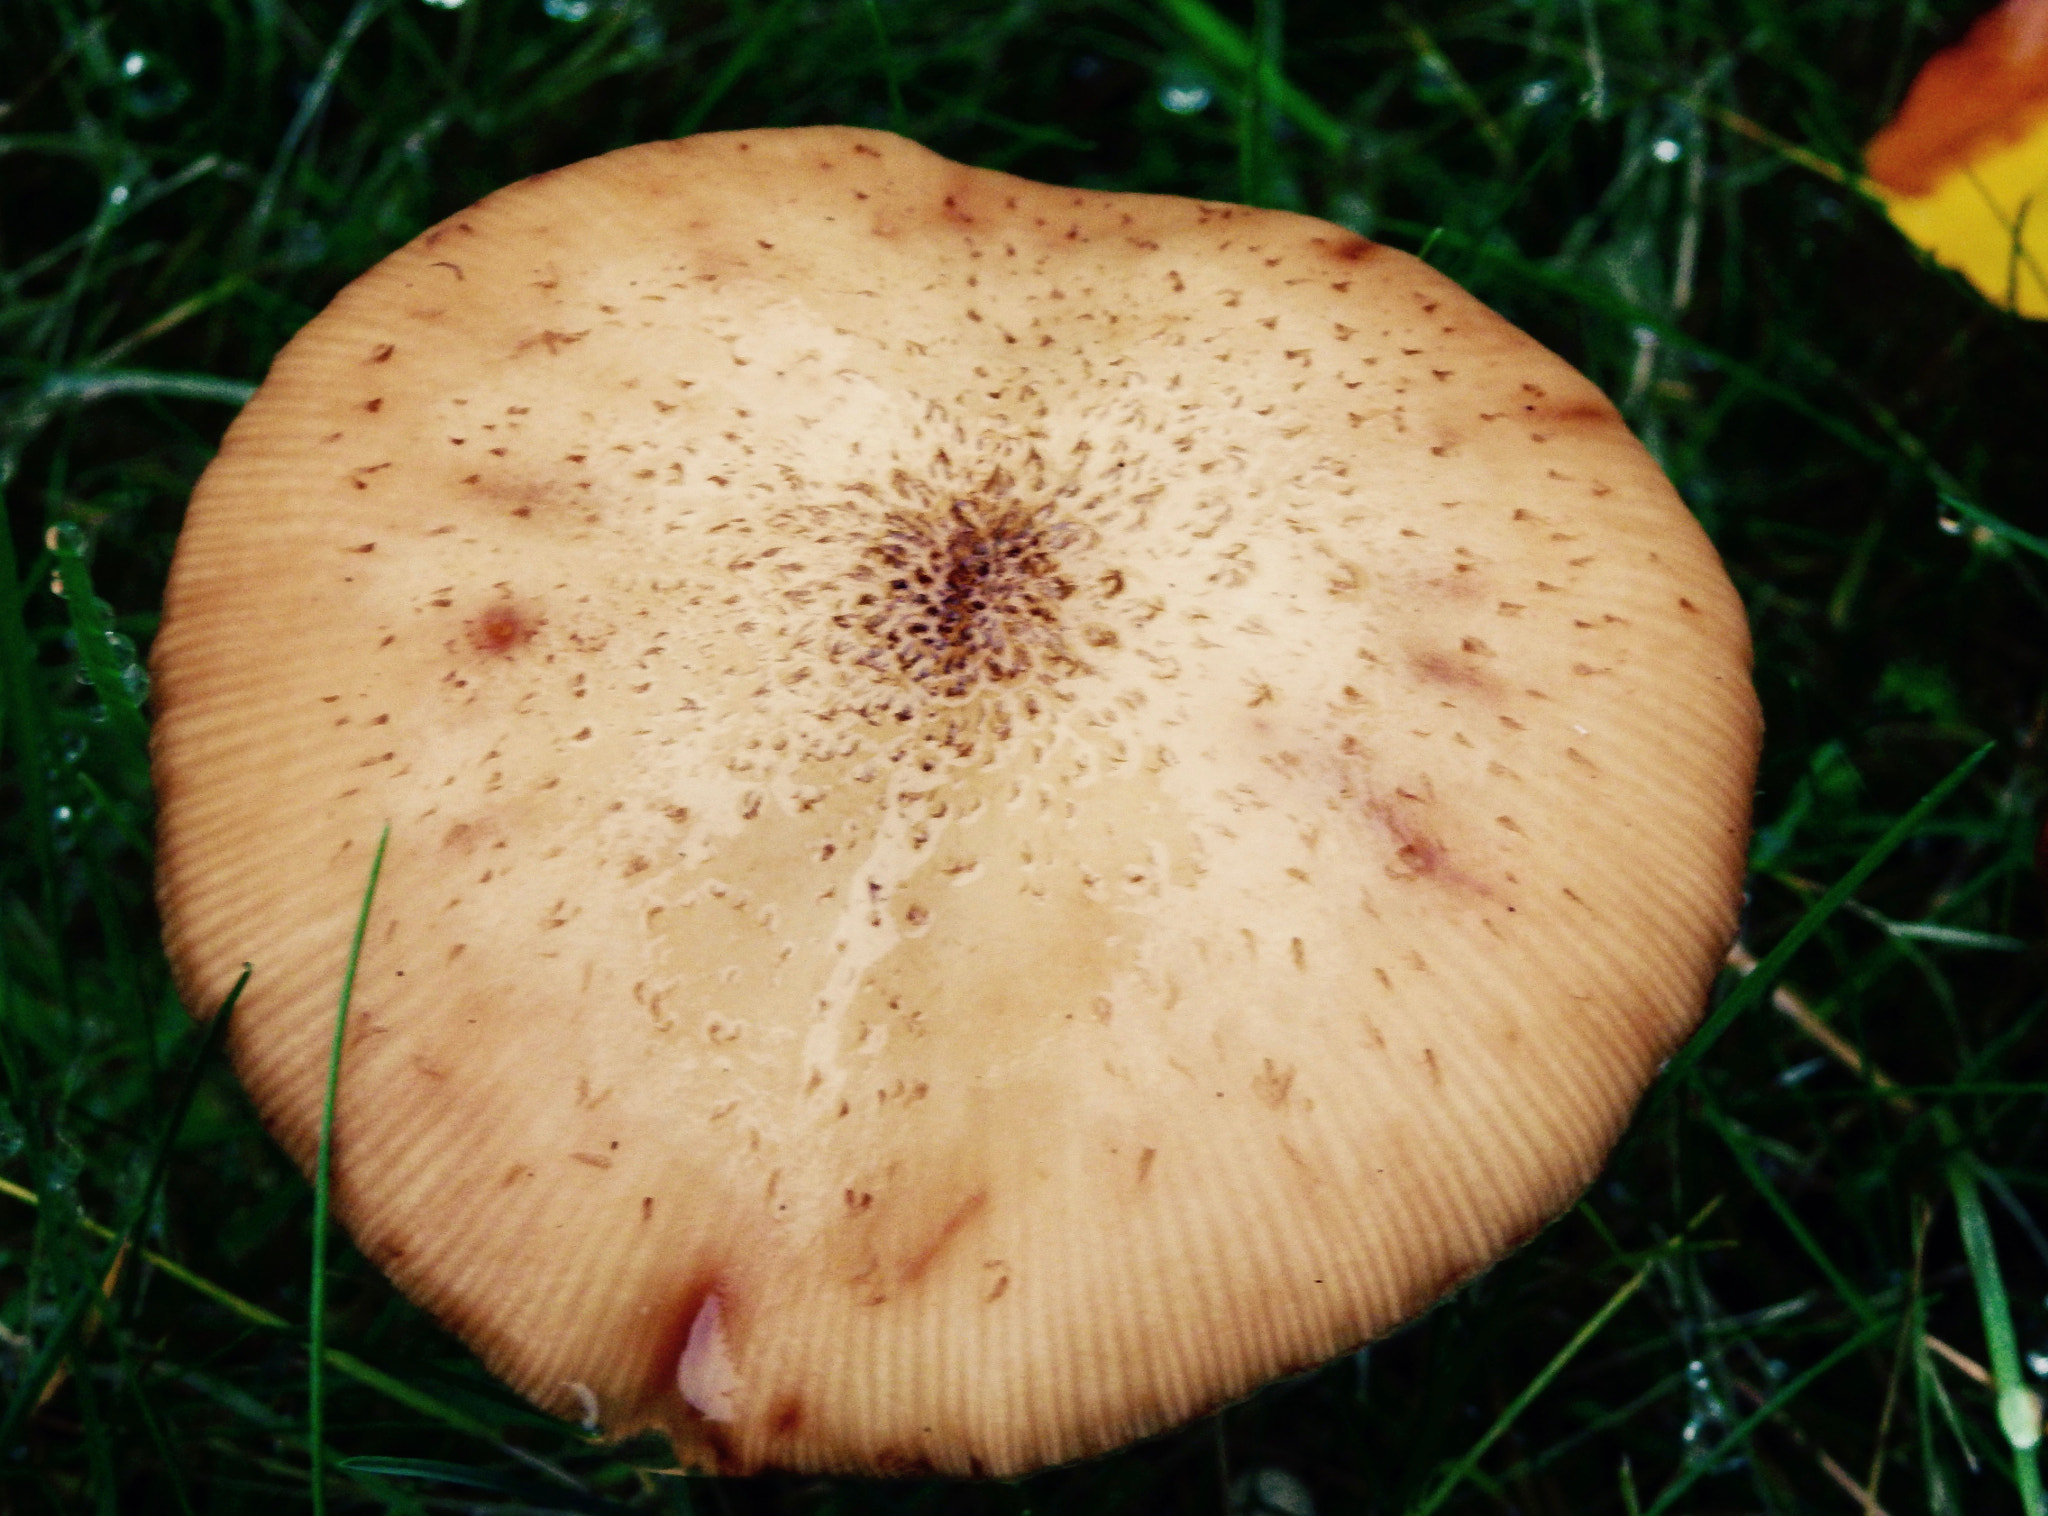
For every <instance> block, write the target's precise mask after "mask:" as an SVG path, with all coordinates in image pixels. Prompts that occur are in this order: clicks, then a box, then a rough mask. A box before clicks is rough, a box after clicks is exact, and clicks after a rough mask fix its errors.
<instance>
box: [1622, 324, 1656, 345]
mask: <svg viewBox="0 0 2048 1516" xmlns="http://www.w3.org/2000/svg"><path fill="white" fill-rule="evenodd" d="M1629 336H1631V337H1633V338H1634V339H1635V344H1636V346H1637V347H1655V346H1656V345H1657V334H1656V333H1655V332H1653V331H1652V330H1650V328H1649V327H1647V326H1639V327H1637V328H1636V329H1635V330H1634V331H1632V332H1630V333H1629Z"/></svg>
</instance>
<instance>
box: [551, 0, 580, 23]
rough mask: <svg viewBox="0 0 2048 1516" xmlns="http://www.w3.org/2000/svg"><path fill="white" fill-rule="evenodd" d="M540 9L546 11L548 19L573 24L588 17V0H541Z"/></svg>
mask: <svg viewBox="0 0 2048 1516" xmlns="http://www.w3.org/2000/svg"><path fill="white" fill-rule="evenodd" d="M541 9H542V10H544V11H546V12H547V13H548V17H549V19H550V20H554V21H567V22H569V23H570V24H572V25H573V24H574V23H576V22H578V21H588V20H589V19H590V10H591V3H590V0H541Z"/></svg>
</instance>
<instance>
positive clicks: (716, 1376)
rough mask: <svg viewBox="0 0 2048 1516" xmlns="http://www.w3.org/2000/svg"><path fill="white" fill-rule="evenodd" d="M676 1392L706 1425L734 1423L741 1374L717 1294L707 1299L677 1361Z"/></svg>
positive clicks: (692, 1324)
mask: <svg viewBox="0 0 2048 1516" xmlns="http://www.w3.org/2000/svg"><path fill="white" fill-rule="evenodd" d="M676 1388H677V1389H678V1390H680V1391H682V1395H683V1399H684V1400H686V1401H688V1402H689V1403H690V1409H691V1410H693V1411H695V1412H696V1413H697V1414H698V1415H700V1416H702V1417H703V1418H704V1419H705V1420H706V1421H731V1420H732V1419H733V1397H734V1396H736V1395H737V1394H738V1393H739V1389H740V1375H739V1370H738V1369H737V1368H736V1367H735V1366H734V1364H733V1361H732V1343H731V1340H730V1339H729V1338H728V1337H727V1336H726V1333H725V1308H724V1307H723V1306H722V1305H721V1304H720V1303H719V1299H718V1296H717V1295H716V1294H711V1295H706V1296H705V1297H704V1303H703V1304H702V1305H701V1306H699V1307H697V1315H696V1318H695V1319H694V1320H692V1321H691V1323H690V1336H689V1340H688V1341H687V1342H685V1343H684V1344H683V1355H682V1357H681V1358H679V1359H677V1360H676Z"/></svg>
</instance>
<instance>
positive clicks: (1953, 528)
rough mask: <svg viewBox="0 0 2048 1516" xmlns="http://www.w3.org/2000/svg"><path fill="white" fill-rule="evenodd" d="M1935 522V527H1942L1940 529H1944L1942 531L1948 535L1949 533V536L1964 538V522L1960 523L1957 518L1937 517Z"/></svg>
mask: <svg viewBox="0 0 2048 1516" xmlns="http://www.w3.org/2000/svg"><path fill="white" fill-rule="evenodd" d="M1934 520H1935V525H1937V526H1939V527H1940V528H1941V529H1942V530H1943V531H1944V532H1946V533H1947V534H1948V535H1949V536H1951V537H1960V536H1962V534H1963V523H1962V522H1960V521H1958V520H1957V519H1956V518H1955V517H1954V516H1937V517H1935V518H1934Z"/></svg>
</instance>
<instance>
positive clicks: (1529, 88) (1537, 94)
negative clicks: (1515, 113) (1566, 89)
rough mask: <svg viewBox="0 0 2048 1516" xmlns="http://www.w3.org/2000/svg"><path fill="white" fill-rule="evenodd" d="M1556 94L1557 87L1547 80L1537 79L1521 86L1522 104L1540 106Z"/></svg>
mask: <svg viewBox="0 0 2048 1516" xmlns="http://www.w3.org/2000/svg"><path fill="white" fill-rule="evenodd" d="M1556 93H1557V85H1556V84H1554V83H1553V82H1552V81H1550V80H1548V79H1537V80H1534V81H1532V82H1531V83H1528V84H1525V85H1523V86H1522V104H1524V105H1541V104H1542V103H1543V102H1544V101H1546V100H1548V99H1549V98H1550V97H1551V96H1552V95H1554V94H1556Z"/></svg>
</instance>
